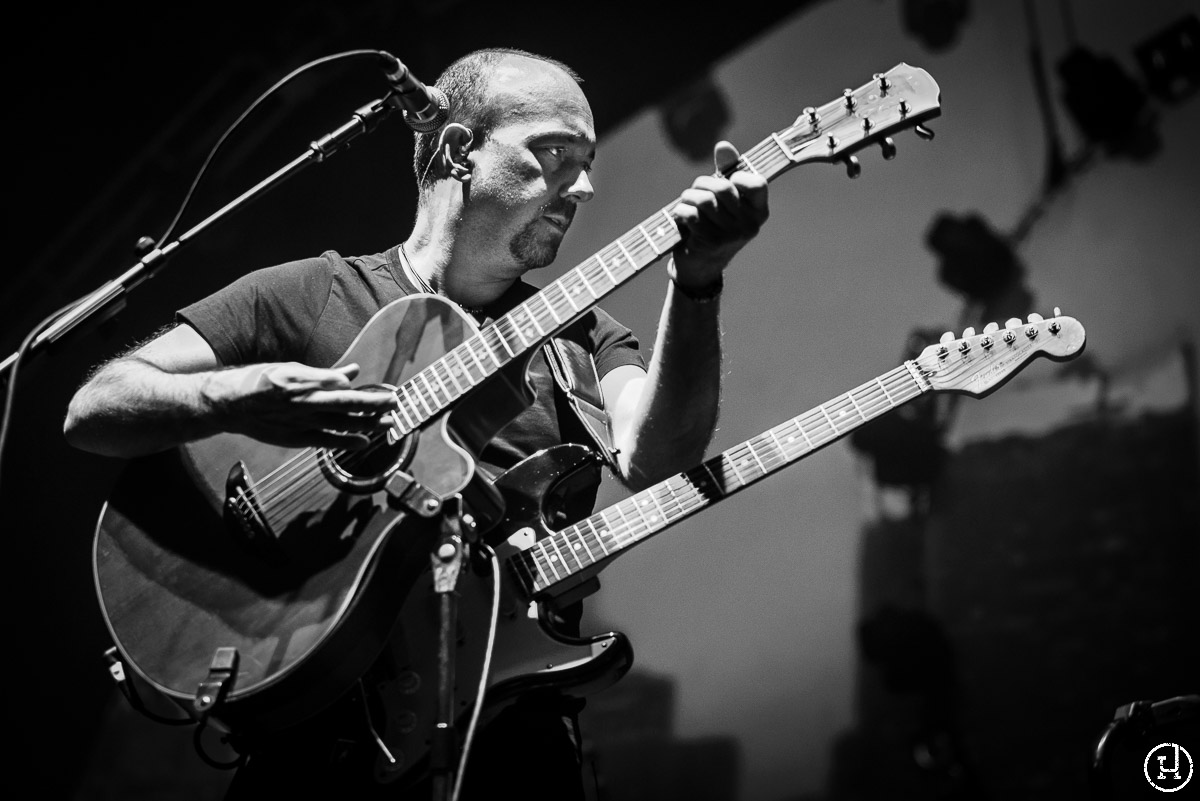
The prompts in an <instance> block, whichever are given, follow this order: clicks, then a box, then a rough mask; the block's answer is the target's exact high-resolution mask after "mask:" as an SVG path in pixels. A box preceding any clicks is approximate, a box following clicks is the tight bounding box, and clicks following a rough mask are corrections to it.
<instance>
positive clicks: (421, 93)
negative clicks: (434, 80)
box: [379, 51, 450, 133]
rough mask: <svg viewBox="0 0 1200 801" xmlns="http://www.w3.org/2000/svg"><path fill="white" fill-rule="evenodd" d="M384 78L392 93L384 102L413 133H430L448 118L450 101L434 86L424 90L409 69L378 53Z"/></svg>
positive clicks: (395, 60) (382, 52)
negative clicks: (398, 110)
mask: <svg viewBox="0 0 1200 801" xmlns="http://www.w3.org/2000/svg"><path fill="white" fill-rule="evenodd" d="M379 55H380V59H381V60H382V61H383V69H384V77H385V78H386V79H387V82H388V83H389V84H390V85H391V87H392V90H391V91H390V92H388V94H387V96H386V97H385V98H384V102H385V103H387V104H388V105H389V106H391V107H392V108H397V109H400V110H401V112H402V113H403V116H404V121H405V122H406V123H407V124H408V127H409V128H412V129H413V131H415V132H416V133H432V132H433V131H436V130H437V129H438V128H441V127H442V124H443V123H444V122H446V118H447V117H449V116H450V101H449V99H448V98H447V97H446V93H445V92H443V91H442V90H441V89H438V88H437V87H436V86H426V85H425V84H423V83H421V82H420V81H418V80H417V79H416V77H414V76H413V74H412V72H411V71H409V69H408V67H406V66H405V65H404V62H402V61H401V60H400V59H398V58H396V57H395V56H393V55H392V54H391V53H387V52H384V51H380V53H379Z"/></svg>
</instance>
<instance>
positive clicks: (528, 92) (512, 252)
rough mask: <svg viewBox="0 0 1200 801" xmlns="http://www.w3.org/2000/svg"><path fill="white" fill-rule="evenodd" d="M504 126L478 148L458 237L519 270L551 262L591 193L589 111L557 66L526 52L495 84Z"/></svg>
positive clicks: (592, 149)
mask: <svg viewBox="0 0 1200 801" xmlns="http://www.w3.org/2000/svg"><path fill="white" fill-rule="evenodd" d="M492 91H493V93H494V94H493V101H492V102H494V103H497V104H499V108H500V109H501V110H502V114H501V119H500V122H499V124H498V125H497V126H496V127H495V128H494V129H493V130H492V132H491V135H490V136H488V138H487V139H486V140H485V141H484V142H483V143H482V144H481V145H480V146H479V147H478V148H477V149H476V150H475V152H474V153H473V154H472V155H473V161H474V167H473V170H472V176H471V183H470V188H469V200H468V202H467V203H466V204H464V207H463V225H462V229H461V230H460V232H459V233H460V237H463V238H465V239H467V240H468V241H469V242H470V244H471V245H472V247H473V248H474V249H475V252H477V253H478V254H479V256H480V258H482V259H486V260H487V262H488V263H497V264H508V265H511V266H512V267H514V268H515V269H516V271H517V272H518V274H519V273H521V272H525V271H527V270H532V269H537V268H539V267H545V266H546V265H548V264H550V263H551V262H552V261H554V257H555V256H556V255H557V254H558V246H559V244H560V243H561V242H562V238H563V235H564V234H565V233H566V231H567V228H568V227H569V226H570V224H571V220H572V219H573V218H574V216H575V209H576V206H577V204H579V203H586V202H587V201H588V200H590V199H591V197H592V185H591V182H590V180H589V178H588V171H589V170H590V169H591V164H592V159H593V158H594V157H595V150H596V133H595V129H594V126H593V122H592V111H591V108H590V107H589V106H588V103H587V99H586V98H585V97H584V95H583V92H582V91H581V90H580V88H579V86H578V85H577V84H576V83H575V81H573V80H572V79H571V78H570V76H568V75H566V74H564V73H562V72H561V71H560V70H558V69H557V68H556V67H553V66H551V65H549V64H544V63H542V62H539V61H531V60H529V59H525V58H519V57H518V58H514V59H510V60H508V61H505V62H502V63H501V64H500V67H499V70H498V72H497V75H496V77H495V78H494V79H493V82H492Z"/></svg>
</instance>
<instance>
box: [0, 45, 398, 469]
mask: <svg viewBox="0 0 1200 801" xmlns="http://www.w3.org/2000/svg"><path fill="white" fill-rule="evenodd" d="M386 56H387V54H386V53H384V52H383V51H381V50H347V51H344V52H341V53H333V54H332V55H328V56H322V57H321V58H318V59H315V60H313V61H309V62H308V63H306V64H303V65H301V66H299V67H297V68H296V69H294V70H292V71H291V72H289V73H288V74H287V75H285V76H283V77H282V78H280V79H279V80H278V81H276V82H275V83H274V84H273V85H272V86H271V87H270V88H269V89H267V90H266V91H265V92H263V93H262V94H261V95H259V96H258V98H256V99H255V100H254V102H252V103H251V104H250V105H249V106H248V107H247V108H246V110H245V111H243V112H242V113H241V114H240V115H238V118H237V119H235V120H234V121H233V122H232V123H231V124H230V125H229V127H228V128H226V129H225V133H223V134H221V137H220V138H219V139H218V140H217V143H216V144H215V145H213V147H212V149H211V150H209V152H208V156H207V157H206V158H205V159H204V163H203V164H202V165H201V166H200V170H199V171H198V172H197V173H196V177H195V178H194V179H193V180H192V184H191V186H190V187H188V191H187V193H186V194H185V195H184V198H183V202H182V203H181V204H180V205H179V209H178V211H176V212H175V217H174V219H172V220H171V223H170V225H168V226H167V230H166V231H165V232H164V233H163V235H162V236H160V237H159V239H158V241H157V242H156V243H155V245H154V247H155V248H161V247H162V246H163V244H164V243H165V242H166V241H167V240H168V239H169V238H170V236H171V233H172V232H173V231H174V230H175V226H176V225H178V224H179V221H180V220H181V219H182V218H183V215H184V213H185V212H186V211H187V208H188V205H189V204H190V203H191V200H192V197H193V196H194V195H195V193H196V188H197V187H198V186H199V185H200V181H201V179H203V177H204V175H205V173H206V172H207V171H208V168H209V165H210V164H211V163H212V161H213V159H214V158H216V155H217V153H218V152H220V150H221V148H222V147H223V146H224V144H225V142H226V141H228V139H229V137H230V136H231V135H232V134H233V132H234V131H235V130H237V128H238V126H239V125H241V124H242V122H243V121H244V120H245V119H246V118H247V117H248V116H250V114H252V113H253V112H254V110H255V109H257V108H258V107H259V106H260V105H262V103H263V102H264V101H265V100H266V99H267V98H269V97H270V96H271V95H273V94H274V93H275V92H277V91H279V89H281V88H282V87H283V86H285V85H286V84H288V83H289V82H291V81H292V80H294V79H295V78H297V77H299V76H300V75H302V74H304V73H305V72H308V71H309V70H311V69H314V68H316V67H318V66H320V65H322V64H327V63H329V62H331V61H339V60H342V59H347V58H362V57H369V58H372V59H379V58H382V57H386ZM86 297H89V296H87V295H85V296H84V298H86ZM84 298H80V299H77V300H74V301H72V302H71V303H69V304H67V305H66V306H63V307H62V308H61V309H59V310H58V311H56V312H54V313H53V314H51V315H50V316H49V317H47V318H46V319H44V320H42V321H41V322H40V323H38V324H37V325H36V326H34V327H33V329H32V330H31V331H30V332H29V333H28V334H27V335H26V336H25V339H24V341H22V342H21V346H20V347H19V348H18V349H17V353H16V356H15V357H14V358H13V362H12V367H11V369H10V370H9V372H8V377H7V385H6V387H5V396H4V411H3V417H2V418H0V475H2V474H3V462H4V446H5V443H6V442H7V439H8V429H9V424H10V422H11V418H12V408H13V396H14V395H15V394H16V387H17V367H18V366H19V365H20V362H21V359H22V358H24V355H25V354H26V353H27V352H28V350H29V348H30V347H31V346H32V345H33V342H34V341H35V340H36V339H37V338H38V336H39V335H40V334H41V333H42V331H44V330H45V329H46V328H48V327H49V326H50V325H52V324H53V323H54V321H55V320H57V319H58V318H59V317H61V316H62V315H64V314H66V313H67V312H68V311H70V310H71V309H73V308H75V307H76V306H78V305H79V304H80V303H81V302H82V301H83V300H84Z"/></svg>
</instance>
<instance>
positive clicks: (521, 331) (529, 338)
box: [496, 306, 537, 356]
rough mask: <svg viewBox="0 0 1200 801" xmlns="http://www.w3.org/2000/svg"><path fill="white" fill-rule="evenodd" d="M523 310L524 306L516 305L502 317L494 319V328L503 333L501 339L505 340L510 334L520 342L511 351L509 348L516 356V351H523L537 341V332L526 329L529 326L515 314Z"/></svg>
mask: <svg viewBox="0 0 1200 801" xmlns="http://www.w3.org/2000/svg"><path fill="white" fill-rule="evenodd" d="M523 311H525V307H524V306H518V307H517V308H515V309H513V310H512V311H510V312H509V313H508V314H506V315H504V317H503V318H501V319H500V320H497V321H496V323H497V325H496V328H497V330H498V331H499V332H500V333H501V334H502V335H503V339H506V340H507V339H508V336H509V335H510V334H511V335H512V336H513V338H514V339H516V340H517V342H519V343H520V346H519V347H518V348H517V349H516V350H515V351H513V350H512V349H511V348H510V349H509V350H510V351H511V352H512V354H513V356H516V355H517V354H518V353H520V352H522V351H524V350H525V349H526V348H528V347H530V346H531V345H532V344H533V343H534V342H536V341H537V334H536V333H534V332H533V331H526V330H525V329H526V328H527V327H529V326H528V325H527V324H526V323H523V322H521V320H520V319H519V318H518V316H517V315H518V314H520V313H521V312H523Z"/></svg>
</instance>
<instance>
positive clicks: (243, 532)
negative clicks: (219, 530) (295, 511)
mask: <svg viewBox="0 0 1200 801" xmlns="http://www.w3.org/2000/svg"><path fill="white" fill-rule="evenodd" d="M225 524H226V525H227V526H228V527H229V529H230V531H232V532H234V533H235V534H236V535H238V537H239V538H240V539H242V540H244V541H245V542H247V543H249V545H250V546H251V547H252V548H253V549H254V550H255V551H257V552H259V553H260V554H262V555H264V556H268V557H275V558H278V557H279V556H280V553H279V549H278V547H277V543H276V537H275V532H274V531H273V530H272V529H271V525H270V523H268V522H267V518H266V516H265V515H264V514H263V510H262V507H261V506H259V503H258V496H257V494H256V493H255V491H254V485H253V484H252V483H251V482H250V476H249V474H248V473H247V472H246V465H245V463H243V462H240V461H239V462H238V463H237V464H235V465H234V466H233V469H231V470H230V471H229V476H228V477H227V478H226V479H225Z"/></svg>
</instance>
